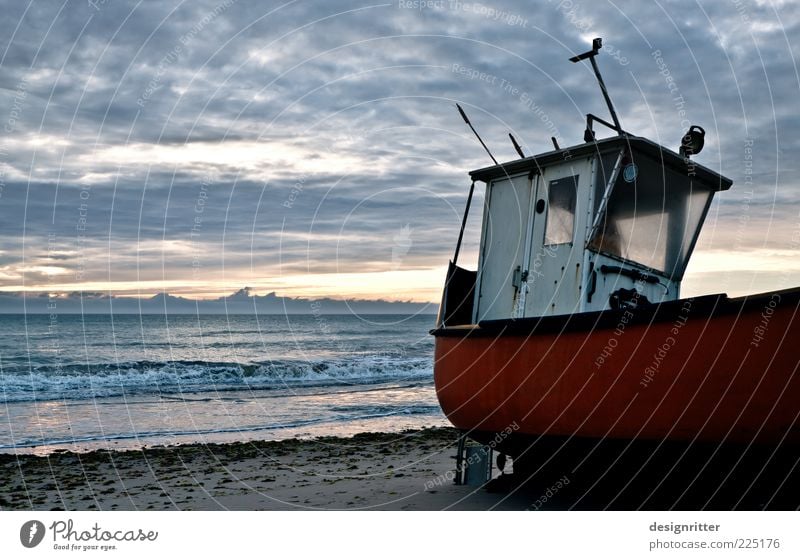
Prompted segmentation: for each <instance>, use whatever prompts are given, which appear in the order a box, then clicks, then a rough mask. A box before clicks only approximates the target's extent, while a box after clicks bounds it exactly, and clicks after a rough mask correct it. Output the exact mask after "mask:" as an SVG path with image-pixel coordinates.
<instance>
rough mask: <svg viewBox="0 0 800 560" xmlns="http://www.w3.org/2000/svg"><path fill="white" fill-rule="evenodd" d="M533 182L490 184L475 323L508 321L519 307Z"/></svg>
mask: <svg viewBox="0 0 800 560" xmlns="http://www.w3.org/2000/svg"><path fill="white" fill-rule="evenodd" d="M532 184H533V182H532V179H531V178H530V177H529V176H528V175H522V176H518V177H512V178H508V179H502V180H495V181H492V182H491V183H489V185H488V186H487V192H486V204H485V206H484V218H483V236H482V239H481V255H480V260H481V262H480V277H479V279H478V282H479V289H478V290H477V293H476V296H475V297H476V303H477V305H476V307H475V308H476V317H475V318H476V320H477V321H482V320H485V319H507V318H509V317H512V316H513V313H514V311H515V309H517V308H518V307H519V305H520V297H521V287H522V283H523V271H524V270H525V262H523V261H524V260H525V259H526V255H527V249H528V247H527V245H528V241H529V235H528V222H529V219H530V213H531V199H532V195H531V189H532Z"/></svg>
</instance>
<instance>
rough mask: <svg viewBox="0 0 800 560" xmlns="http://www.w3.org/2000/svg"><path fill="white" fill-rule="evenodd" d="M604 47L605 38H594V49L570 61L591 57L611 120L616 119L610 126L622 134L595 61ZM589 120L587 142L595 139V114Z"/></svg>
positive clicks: (585, 137) (585, 138)
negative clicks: (592, 126) (593, 118)
mask: <svg viewBox="0 0 800 560" xmlns="http://www.w3.org/2000/svg"><path fill="white" fill-rule="evenodd" d="M602 47H603V39H601V38H600V37H598V38H596V39H594V40H593V41H592V50H590V51H586V52H585V53H583V54H579V55H577V56H573V57H572V58H570V59H569V61H570V62H580V61H581V60H585V59H587V58H588V59H589V61H590V62H591V63H592V69H593V70H594V75H595V76H596V77H597V83H598V84H600V91H602V92H603V97H604V98H605V100H606V105H608V111H609V112H610V113H611V120H613V121H614V126H613V127H610V128H613V129H615V130H616V131H617V133H618V134H619V135H620V136H622V135H623V132H622V126H620V124H619V119H618V118H617V112H616V111H615V110H614V104H613V103H611V98H610V97H609V96H608V90H607V89H606V84H605V82H604V81H603V76H601V75H600V68H598V67H597V62H596V61H595V59H594V57H596V56H597V54H598V53H599V51H600V49H601V48H602ZM588 117H590V118H587V122H586V134H585V135H584V140H586V141H587V142H591V141H592V140H594V132H592V128H591V124H592V119H591V117H593V115H588ZM595 120H598V121H600V122H603V121H602V120H601V119H598V118H596V117H595Z"/></svg>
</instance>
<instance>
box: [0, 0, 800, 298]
mask: <svg viewBox="0 0 800 560" xmlns="http://www.w3.org/2000/svg"><path fill="white" fill-rule="evenodd" d="M2 11H3V18H2V19H0V122H2V127H3V132H2V141H1V142H0V170H1V171H0V173H1V174H0V291H3V292H14V293H18V292H37V293H42V292H47V293H57V294H58V293H74V292H81V291H84V292H92V293H98V292H99V293H107V294H110V295H116V296H141V297H150V296H152V295H153V294H157V293H161V292H169V293H171V294H176V295H181V296H184V297H193V298H213V297H218V296H220V295H224V294H227V293H232V292H235V291H238V290H240V289H241V288H243V287H248V288H250V290H251V293H253V294H267V293H270V292H276V293H277V294H278V295H280V296H288V297H312V298H313V297H333V298H342V299H347V298H367V299H370V298H371V299H378V298H381V299H387V300H403V301H414V302H435V301H438V299H439V297H440V293H441V285H442V282H443V279H444V271H445V266H446V263H447V260H448V259H449V258H451V256H452V251H453V249H454V245H455V241H456V238H457V236H458V229H459V225H460V222H461V215H462V212H463V207H464V203H465V200H466V194H467V191H468V188H469V182H468V175H467V172H468V171H469V170H471V169H475V168H480V167H485V166H486V165H487V164H488V163H490V162H489V160H488V156H487V155H486V154H485V153H484V152H483V151H482V148H481V147H480V145H479V144H478V143H477V142H476V140H475V138H474V137H473V136H472V135H471V132H470V131H469V129H468V128H466V127H465V125H464V123H463V122H462V121H461V119H460V117H459V116H458V113H457V112H456V110H455V106H454V104H455V103H459V104H461V105H462V106H463V107H464V108H465V109H466V111H467V112H468V113H469V115H470V116H471V119H472V122H473V124H474V125H475V126H476V128H477V129H478V130H479V131H480V133H481V135H482V136H483V138H484V139H485V141H486V142H487V144H488V145H489V146H490V148H491V149H492V150H493V151H494V152H495V155H496V156H497V157H498V159H500V160H501V161H502V160H506V161H507V160H511V159H515V158H516V156H515V152H514V150H513V147H512V145H511V143H510V142H509V141H508V136H507V134H508V132H512V133H513V134H514V136H515V137H516V138H517V139H518V140H519V142H520V144H521V145H522V147H523V149H524V150H525V152H526V153H528V154H530V153H540V152H544V151H548V150H549V149H551V147H550V146H551V143H550V137H551V136H556V137H557V138H558V139H559V141H560V143H561V145H562V146H566V145H571V144H579V143H581V142H582V136H583V127H584V115H585V114H586V113H587V112H592V113H595V114H597V115H599V116H603V117H607V110H606V108H605V105H604V103H603V99H602V97H601V95H600V93H599V90H598V87H597V84H596V82H595V81H594V78H593V75H592V74H591V69H590V67H589V66H588V65H586V64H580V65H575V64H571V63H569V62H568V58H569V57H570V56H573V55H574V54H576V53H580V52H583V51H585V50H588V49H589V48H590V44H591V40H592V38H594V37H602V38H603V39H604V47H603V49H602V51H601V55H600V57H599V58H598V63H599V64H600V67H601V69H602V71H603V74H604V77H605V80H606V83H607V85H608V89H609V91H610V94H611V96H612V98H613V100H614V103H615V105H616V108H617V112H618V113H619V117H620V120H621V122H622V125H623V127H624V128H625V129H626V130H628V131H629V132H631V133H633V134H636V135H640V136H646V137H648V138H650V139H652V140H654V141H656V142H659V143H661V144H664V145H666V146H668V147H671V148H673V149H676V148H677V146H678V143H679V141H680V138H681V136H682V135H683V133H684V132H685V130H686V128H687V127H686V123H687V122H691V124H698V125H701V126H703V127H704V128H705V130H706V133H707V135H706V145H705V149H704V150H703V152H702V153H701V154H699V155H698V156H697V157H696V159H697V161H699V162H700V163H702V164H703V165H706V166H707V167H709V168H711V169H713V170H716V171H718V172H720V173H721V174H723V175H725V176H727V177H729V178H731V179H732V180H733V181H734V186H733V188H732V189H731V190H730V191H728V192H725V193H721V194H720V195H718V196H717V197H716V200H715V202H714V205H713V207H712V209H711V212H710V214H709V216H708V220H707V222H706V227H705V228H704V230H703V233H702V235H701V237H700V240H699V243H698V246H697V248H696V251H695V254H694V257H693V260H692V262H691V264H690V266H689V269H688V271H687V275H686V277H685V280H684V284H683V294H684V295H695V294H702V293H717V292H728V293H729V294H733V295H738V294H746V293H754V292H763V291H766V290H771V289H776V288H787V287H792V286H796V285H800V258H798V257H800V182H798V168H799V167H800V157H798V156H800V134H798V133H797V131H798V130H800V106H799V105H800V102H799V101H798V100H800V95H798V94H799V93H800V77H799V72H798V68H797V58H798V57H797V55H798V54H800V51H799V45H798V38H800V5H798V3H794V2H789V1H771V2H770V1H752V0H734V1H727V2H723V1H715V2H710V1H704V2H692V1H673V2H611V1H607V0H595V1H592V2H589V1H585V0H553V1H546V0H539V1H536V2H529V3H519V2H501V1H487V2H481V3H471V2H460V1H456V0H452V1H450V0H435V1H427V2H426V1H422V2H420V1H412V0H394V1H393V2H390V3H381V2H377V1H366V2H359V1H356V0H352V1H336V0H333V1H332V0H319V1H307V0H297V1H287V2H269V1H263V2H262V1H259V2H256V1H250V0H209V1H197V0H195V1H191V2H189V1H185V2H183V1H168V0H164V1H159V2H147V1H141V2H136V1H122V0H105V1H103V0H91V1H90V0H79V1H77V0H76V1H74V2H73V1H67V2H57V1H43V2H31V3H27V2H24V1H23V2H12V1H3V2H2ZM482 195H483V193H482V192H481V189H480V188H478V189H477V195H476V199H475V201H474V203H473V211H472V212H471V215H470V219H469V229H468V231H467V236H466V245H465V248H464V251H463V253H462V254H463V257H462V258H463V261H462V262H464V263H466V264H469V263H470V262H472V263H474V262H475V260H476V255H477V240H478V231H479V228H480V211H481V204H482Z"/></svg>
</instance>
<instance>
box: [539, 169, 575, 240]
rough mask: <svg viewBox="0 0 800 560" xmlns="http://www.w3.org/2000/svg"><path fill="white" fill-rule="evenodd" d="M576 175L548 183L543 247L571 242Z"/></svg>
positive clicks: (573, 224)
mask: <svg viewBox="0 0 800 560" xmlns="http://www.w3.org/2000/svg"><path fill="white" fill-rule="evenodd" d="M577 188H578V175H574V176H573V177H563V178H561V179H556V180H554V181H550V184H548V185H547V201H548V205H547V206H548V208H547V226H546V227H545V233H544V243H545V245H558V244H561V243H570V242H571V241H572V231H573V229H574V228H575V199H576V192H577Z"/></svg>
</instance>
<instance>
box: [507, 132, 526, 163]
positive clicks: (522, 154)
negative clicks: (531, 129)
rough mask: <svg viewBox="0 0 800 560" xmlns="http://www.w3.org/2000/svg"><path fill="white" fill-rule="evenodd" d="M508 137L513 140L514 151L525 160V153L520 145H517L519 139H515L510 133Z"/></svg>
mask: <svg viewBox="0 0 800 560" xmlns="http://www.w3.org/2000/svg"><path fill="white" fill-rule="evenodd" d="M508 137H509V138H511V143H512V144H514V149H515V150H517V153H518V154H519V157H521V158H523V159H525V154H524V153H523V151H522V148H520V146H519V144H518V143H517V139H516V138H514V135H513V134H511V133H510V132H509V133H508Z"/></svg>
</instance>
